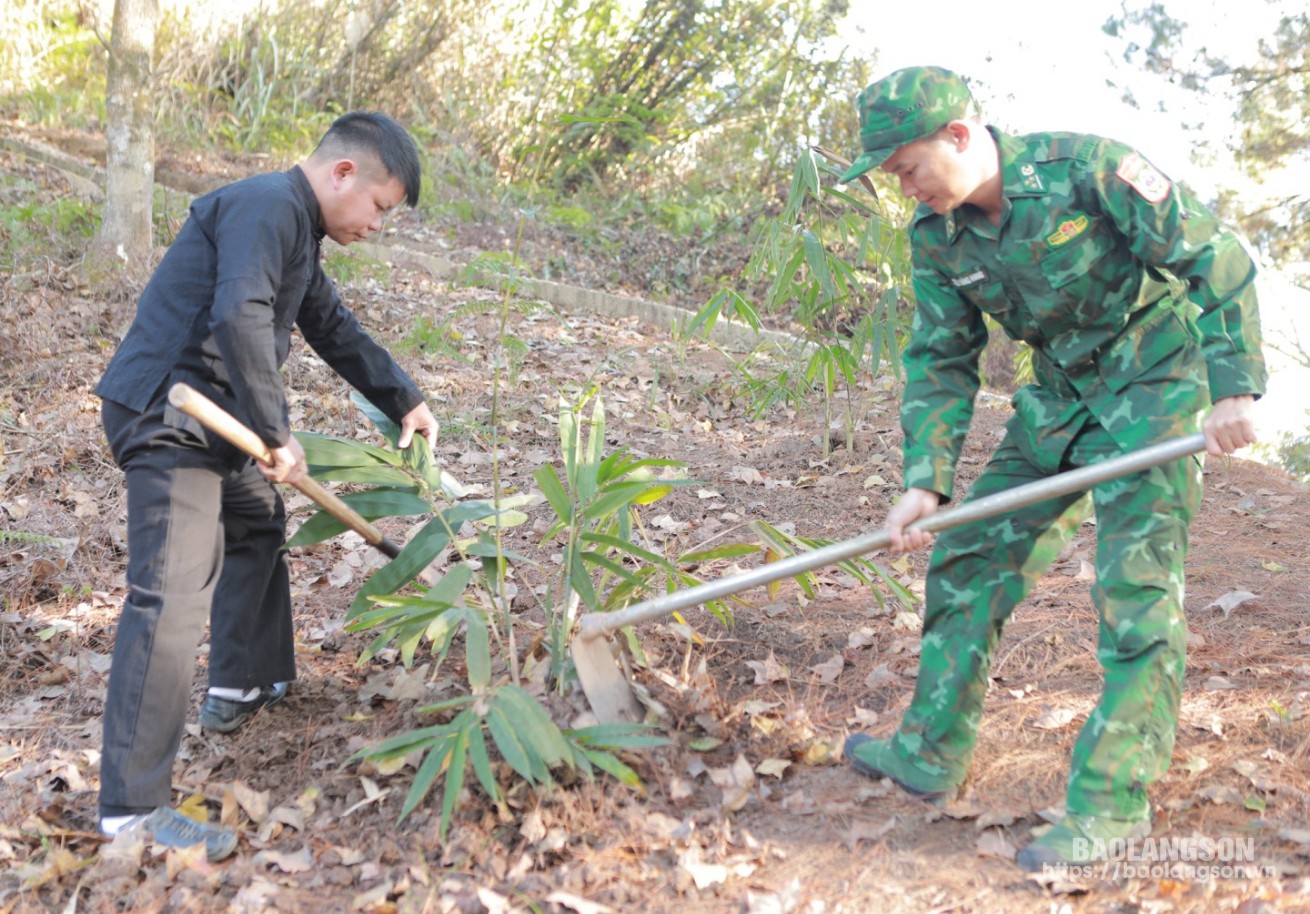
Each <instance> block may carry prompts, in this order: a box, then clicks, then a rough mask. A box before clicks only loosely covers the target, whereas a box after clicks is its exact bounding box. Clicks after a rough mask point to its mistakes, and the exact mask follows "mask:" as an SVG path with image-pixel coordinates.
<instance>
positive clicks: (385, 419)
mask: <svg viewBox="0 0 1310 914" xmlns="http://www.w3.org/2000/svg"><path fill="white" fill-rule="evenodd" d="M350 402H351V403H354V404H355V406H356V407H357V408H358V409H359V411H360V412H362V413H363V414H364V415H365V416H367V417H368V419H369V421H370V422H372V423H373V425H374V426H376V427H377V430H378V431H379V432H381V433H382V435H383V437H385V438H386V439H387V440H388V441H390V442H391V446H392V447H395V446H396V442H397V441H399V440H400V426H399V425H398V424H397V423H395V422H393V421H392V420H391V417H390V416H388V415H387V414H386V413H384V412H383V411H382V410H380V409H378V408H377V407H376V406H374V405H373V403H372V402H371V401H370V400H369V399H368V397H365V396H364V395H363V394H362V393H360V392H359V391H357V390H352V391H351V392H350Z"/></svg>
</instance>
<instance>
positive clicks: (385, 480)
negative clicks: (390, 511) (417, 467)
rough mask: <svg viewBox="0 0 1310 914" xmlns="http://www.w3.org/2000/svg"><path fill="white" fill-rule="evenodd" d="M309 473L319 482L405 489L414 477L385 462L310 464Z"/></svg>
mask: <svg viewBox="0 0 1310 914" xmlns="http://www.w3.org/2000/svg"><path fill="white" fill-rule="evenodd" d="M309 469H310V473H311V474H312V475H313V477H314V478H315V479H317V480H318V481H319V482H353V483H357V484H359V485H364V486H388V487H390V488H393V489H407V488H411V487H413V485H414V477H413V476H410V475H409V473H407V472H406V471H405V470H403V469H401V468H400V467H393V466H387V465H385V464H372V465H369V466H353V467H326V468H322V469H320V468H318V467H315V466H312V465H311V466H310V468H309Z"/></svg>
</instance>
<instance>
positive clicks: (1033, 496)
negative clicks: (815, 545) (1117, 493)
mask: <svg viewBox="0 0 1310 914" xmlns="http://www.w3.org/2000/svg"><path fill="white" fill-rule="evenodd" d="M1203 450H1205V436H1204V435H1201V434H1195V435H1189V436H1187V437H1185V438H1175V439H1173V440H1170V441H1165V442H1163V443H1161V444H1156V445H1152V446H1151V447H1147V448H1143V449H1141V450H1138V451H1133V452H1132V453H1129V454H1124V455H1122V456H1120V457H1112V458H1110V459H1109V460H1102V461H1098V462H1097V463H1093V464H1089V465H1088V466H1085V467H1079V468H1078V469H1076V470H1069V471H1068V472H1065V473H1060V474H1058V475H1056V476H1052V477H1050V478H1048V479H1039V480H1037V481H1036V482H1030V483H1027V484H1026V485H1022V486H1017V487H1016V488H1013V489H1009V490H1007V491H1004V492H996V493H994V494H992V495H988V496H985V497H983V498H979V499H978V500H977V501H970V502H965V503H964V504H961V505H959V506H958V507H955V508H949V509H947V510H945V511H942V512H940V513H938V514H934V515H932V516H931V517H926V518H924V519H923V520H921V521H919V522H918V523H916V524H914V527H915V528H917V529H919V530H925V531H927V532H930V533H933V532H937V531H939V530H947V529H950V528H952V527H959V526H961V525H963V524H967V523H972V522H973V521H977V520H984V519H986V518H990V517H995V516H997V515H999V514H1005V513H1007V512H1009V511H1014V510H1017V509H1019V508H1025V507H1027V506H1029V505H1033V504H1036V503H1037V502H1040V501H1045V500H1047V499H1048V498H1056V497H1058V496H1061V495H1070V494H1072V493H1074V492H1083V491H1086V490H1088V489H1091V488H1092V487H1093V486H1097V485H1100V484H1101V483H1103V482H1109V481H1110V480H1112V479H1118V478H1119V477H1121V476H1127V475H1128V474H1130V473H1137V472H1140V471H1142V470H1145V469H1149V468H1150V467H1153V466H1158V465H1160V464H1162V463H1168V462H1169V461H1171V460H1178V459H1179V458H1181V457H1187V456H1189V455H1191V454H1196V453H1199V452H1200V451H1203ZM889 545H891V535H890V534H888V533H887V531H886V530H879V531H877V532H875V533H866V534H865V535H863V536H857V537H854V538H853V539H848V540H842V541H840V542H836V543H831V544H829V545H827V546H823V547H821V548H819V549H814V550H811V551H809V552H803V553H800V554H799V555H793V556H790V557H788V558H785V559H782V560H780V561H777V562H770V563H768V564H766V565H762V566H760V567H758V568H752V569H751V570H749V571H743V572H741V573H740V574H734V575H731V576H729V577H726V578H720V579H719V580H717V581H707V582H705V583H704V584H698V585H696V586H695V587H690V588H688V589H686V590H678V591H674V592H673V593H667V594H663V595H661V596H658V597H654V598H652V599H650V600H646V601H644V602H641V603H636V604H634V605H632V606H629V607H627V608H625V609H621V610H616V611H614V612H609V613H591V614H589V615H586V616H583V618H582V621H581V622H580V623H579V624H578V633H577V634H576V635H575V636H574V638H573V643H572V646H571V650H572V653H573V664H574V666H575V667H576V668H577V671H578V681H579V682H581V683H582V690H583V692H584V693H585V694H586V696H587V701H588V702H589V703H590V704H591V709H592V711H593V712H595V714H596V717H597V719H599V720H600V722H601V723H619V722H622V721H639V720H641V719H642V717H643V712H642V709H641V705H640V704H639V703H638V702H637V699H636V697H635V696H634V695H633V694H632V687H631V686H630V684H629V683H628V680H627V679H626V678H625V677H624V675H623V672H622V670H620V669H619V667H618V665H617V663H616V662H615V659H614V655H613V654H612V653H611V650H610V643H609V640H608V636H609V635H610V634H612V633H613V632H615V631H617V630H618V629H620V628H623V627H624V626H626V625H633V624H635V623H637V622H646V621H648V620H650V619H655V618H658V617H660V616H663V615H666V614H668V613H671V612H674V611H675V610H679V609H686V608H688V607H691V606H697V605H699V604H701V603H706V602H708V601H710V600H717V599H719V598H721V597H726V596H728V595H730V594H735V593H738V592H740V591H743V590H747V589H749V588H751V587H758V586H759V585H761V584H768V583H771V582H773V581H777V580H780V579H782V578H786V577H791V576H793V575H797V574H800V573H802V572H805V571H812V570H814V569H815V568H822V567H823V566H825V565H832V564H835V563H837V562H841V561H845V560H846V559H850V558H854V557H855V556H857V555H863V554H864V553H866V552H873V551H874V550H876V549H885V548H887V547H888V546H889Z"/></svg>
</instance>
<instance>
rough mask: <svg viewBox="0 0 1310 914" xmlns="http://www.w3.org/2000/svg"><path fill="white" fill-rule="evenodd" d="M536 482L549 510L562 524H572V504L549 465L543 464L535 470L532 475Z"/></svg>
mask: <svg viewBox="0 0 1310 914" xmlns="http://www.w3.org/2000/svg"><path fill="white" fill-rule="evenodd" d="M532 478H533V479H535V480H536V482H537V486H538V487H539V488H540V489H541V494H542V495H544V496H546V501H547V502H548V503H549V504H550V507H551V510H552V511H554V512H555V516H556V517H558V518H559V519H560V520H561V521H563V522H564V523H572V522H573V502H572V501H570V500H569V494H568V492H567V491H565V489H564V485H563V484H562V483H561V482H560V480H559V474H558V473H556V472H555V468H554V467H553V466H551V465H550V464H545V465H543V466H541V467H538V468H537V471H536V472H535V473H533V474H532Z"/></svg>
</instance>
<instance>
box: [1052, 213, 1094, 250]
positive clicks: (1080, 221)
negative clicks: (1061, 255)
mask: <svg viewBox="0 0 1310 914" xmlns="http://www.w3.org/2000/svg"><path fill="white" fill-rule="evenodd" d="M1089 225H1091V222H1090V221H1089V220H1088V218H1087V214H1086V213H1084V214H1083V215H1081V216H1078V217H1077V218H1075V219H1066V220H1064V221H1063V222H1061V223H1060V225H1059V227H1057V228H1056V230H1055V231H1053V232H1051V234H1049V235H1047V236H1046V244H1047V246H1048V247H1053V248H1058V247H1062V246H1063V245H1066V244H1068V243H1069V242H1070V241H1073V240H1074V239H1075V238H1077V237H1078V236H1079V235H1081V234H1082V233H1083V232H1085V231H1087V226H1089Z"/></svg>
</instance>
